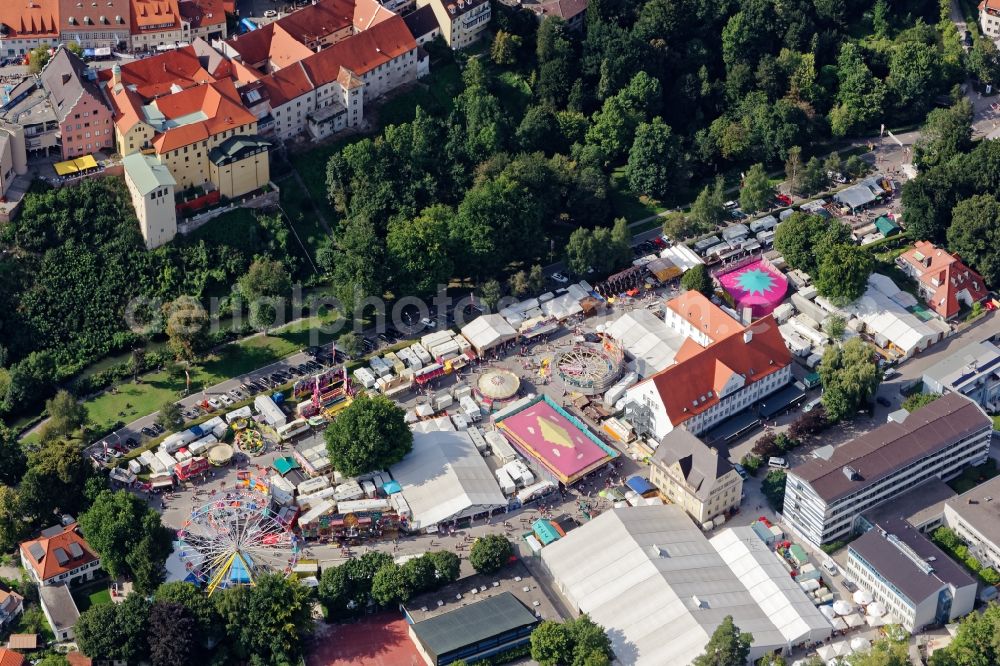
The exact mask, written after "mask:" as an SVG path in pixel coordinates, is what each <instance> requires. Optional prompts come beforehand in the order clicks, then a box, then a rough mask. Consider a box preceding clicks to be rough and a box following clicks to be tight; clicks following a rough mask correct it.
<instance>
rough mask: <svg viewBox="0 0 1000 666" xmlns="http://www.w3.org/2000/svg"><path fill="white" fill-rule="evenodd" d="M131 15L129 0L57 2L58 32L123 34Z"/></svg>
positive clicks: (72, 0) (63, 0)
mask: <svg viewBox="0 0 1000 666" xmlns="http://www.w3.org/2000/svg"><path fill="white" fill-rule="evenodd" d="M4 1H6V0H4ZM0 4H2V3H0ZM131 13H132V9H131V7H130V6H129V0H101V2H94V1H93V0H92V1H91V2H80V0H59V22H60V25H61V26H62V29H61V30H60V32H67V31H68V32H102V31H105V32H107V31H114V32H124V31H127V30H128V29H129V15H130V14H131ZM70 19H72V21H71V20H70ZM119 19H120V20H119Z"/></svg>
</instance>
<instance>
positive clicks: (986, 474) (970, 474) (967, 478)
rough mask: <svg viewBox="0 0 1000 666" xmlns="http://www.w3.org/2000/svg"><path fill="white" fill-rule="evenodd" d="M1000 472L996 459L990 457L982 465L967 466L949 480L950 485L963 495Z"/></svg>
mask: <svg viewBox="0 0 1000 666" xmlns="http://www.w3.org/2000/svg"><path fill="white" fill-rule="evenodd" d="M994 423H996V420H994ZM994 427H995V426H994ZM998 473H1000V470H997V463H996V461H995V460H993V459H992V458H989V459H988V460H987V461H986V462H985V463H983V464H982V465H978V466H976V467H966V468H965V469H964V470H962V473H961V474H959V475H958V476H956V477H955V478H954V479H952V480H951V481H949V482H948V485H949V486H951V489H952V490H954V491H955V492H956V493H958V494H959V495H961V494H962V493H964V492H968V491H970V490H972V489H973V488H975V487H976V486H978V485H979V484H980V483H983V482H985V481H989V480H990V479H992V478H993V477H994V476H996V475H997V474H998Z"/></svg>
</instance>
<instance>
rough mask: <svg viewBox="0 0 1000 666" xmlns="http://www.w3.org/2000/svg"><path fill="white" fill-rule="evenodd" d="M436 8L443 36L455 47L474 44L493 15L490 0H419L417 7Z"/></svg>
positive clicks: (449, 44) (460, 47)
mask: <svg viewBox="0 0 1000 666" xmlns="http://www.w3.org/2000/svg"><path fill="white" fill-rule="evenodd" d="M425 5H430V6H431V7H433V8H434V15H435V16H436V17H437V20H438V25H440V26H441V36H442V37H444V42H445V44H447V45H448V46H450V47H451V48H453V49H456V50H458V49H464V48H465V47H467V46H469V45H470V44H474V43H475V42H477V41H478V40H479V38H480V37H482V36H483V33H484V32H486V28H487V27H488V26H489V24H490V18H491V17H492V14H491V11H492V10H491V9H490V2H489V0H417V7H418V8H420V7H424V6H425Z"/></svg>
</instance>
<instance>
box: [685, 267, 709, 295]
mask: <svg viewBox="0 0 1000 666" xmlns="http://www.w3.org/2000/svg"><path fill="white" fill-rule="evenodd" d="M681 286H682V287H683V288H684V290H685V291H699V292H701V293H702V294H704V295H705V296H711V295H712V294H713V293H715V289H714V287H713V286H712V277H711V276H710V275H709V274H708V268H706V267H705V265H704V264H698V265H696V266H692V267H691V268H689V269H687V270H686V271H684V275H682V276H681Z"/></svg>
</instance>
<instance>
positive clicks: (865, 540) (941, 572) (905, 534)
mask: <svg viewBox="0 0 1000 666" xmlns="http://www.w3.org/2000/svg"><path fill="white" fill-rule="evenodd" d="M879 527H881V528H882V529H883V530H885V532H886V535H883V534H882V533H881V531H880V530H879ZM879 527H876V528H875V529H872V530H869V531H868V532H865V533H864V534H862V535H861V536H859V537H858V538H857V539H855V540H854V541H852V542H851V543H850V544H849V545H848V548H849V549H850V550H853V551H855V552H857V554H858V555H860V556H861V557H862V558H863V559H864V560H865V561H866V562H868V563H869V564H871V565H872V566H873V567H875V569H876V570H877V571H878V572H879V574H881V575H882V577H883V578H885V579H886V580H887V581H889V582H890V583H892V584H893V585H895V586H896V589H898V590H899V591H900V592H901V593H902V594H903V595H905V596H906V597H907V598H909V599H910V601H912V602H913V603H914V604H919V603H920V602H921V601H923V600H924V599H926V598H927V597H929V596H931V595H936V594H937V593H938V591H939V590H940V589H941V586H942V585H944V584H949V585H953V586H954V587H956V588H962V587H966V586H968V585H975V584H976V581H975V580H973V579H972V576H970V575H969V574H968V573H966V571H965V569H963V568H962V567H961V566H959V565H958V563H956V562H955V561H954V560H952V559H951V558H950V557H949V556H948V555H947V554H946V553H945V552H944V551H943V550H941V549H940V548H938V547H937V546H935V545H934V544H933V543H931V541H930V539H928V538H927V537H925V536H924V535H923V534H921V533H920V532H918V531H917V529H916V528H915V527H913V526H912V525H910V524H909V523H907V522H906V521H905V520H903V519H902V518H890V519H888V520H886V521H883V522H882V523H880V524H879ZM889 535H892V536H894V537H896V538H897V539H898V540H899V541H900V542H902V543H903V544H905V545H906V546H908V547H909V548H910V549H911V550H912V551H913V552H914V553H915V554H916V556H917V557H918V558H919V559H921V560H923V561H924V562H925V563H926V564H927V566H928V567H929V568H930V571H929V572H928V571H924V570H923V569H922V568H921V567H920V566H919V565H918V564H917V563H915V562H914V561H913V560H912V559H911V558H910V557H908V556H907V555H906V554H905V553H904V551H903V549H901V548H899V547H898V546H897V545H895V544H893V543H892V542H891V541H890V540H889ZM931 558H933V559H931Z"/></svg>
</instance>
